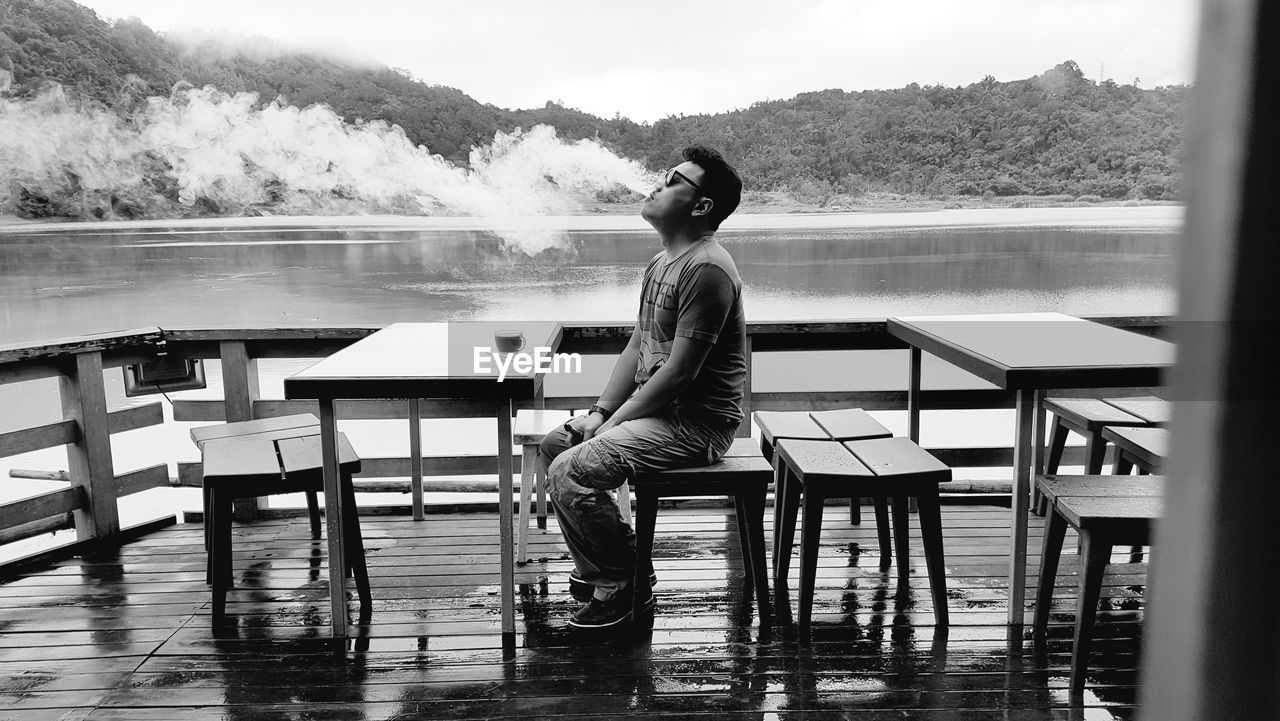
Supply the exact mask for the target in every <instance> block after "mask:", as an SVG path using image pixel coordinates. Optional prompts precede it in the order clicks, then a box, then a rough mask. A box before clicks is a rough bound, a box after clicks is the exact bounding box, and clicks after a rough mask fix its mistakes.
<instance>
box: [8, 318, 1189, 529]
mask: <svg viewBox="0 0 1280 721" xmlns="http://www.w3.org/2000/svg"><path fill="white" fill-rule="evenodd" d="M1094 320H1098V321H1100V322H1103V323H1107V324H1109V325H1114V326H1117V327H1123V328H1126V329H1129V330H1134V331H1137V332H1141V333H1145V334H1150V335H1157V336H1159V335H1162V334H1163V330H1164V326H1165V323H1166V322H1167V321H1166V319H1165V318H1160V317H1107V318H1095V319H1094ZM631 327H632V326H631V325H630V324H616V325H615V324H566V326H565V332H564V340H563V342H562V344H561V348H560V349H561V350H562V351H563V352H567V353H580V354H582V355H583V356H589V355H611V354H616V353H618V352H619V351H620V350H621V349H622V347H623V346H624V345H625V344H626V341H627V339H628V337H629V335H630V332H631ZM375 330H377V328H376V327H340V328H307V329H299V328H270V329H267V328H261V329H229V330H222V329H218V330H212V329H165V330H161V329H159V328H144V329H137V330H132V331H126V332H120V333H113V334H103V335H99V336H88V337H81V338H76V339H71V340H64V341H54V342H48V343H44V344H40V345H26V346H21V347H0V385H4V384H9V383H16V382H20V381H26V380H32V379H38V378H49V377H55V378H58V379H59V384H60V398H61V404H62V420H60V421H58V422H54V423H48V424H43V425H37V426H34V427H25V428H20V429H19V430H13V431H8V432H4V433H0V457H8V456H15V455H18V454H22V453H26V452H29V451H34V450H38V449H43V448H50V447H55V446H60V445H66V446H67V447H68V449H69V451H68V466H69V467H68V469H67V470H66V471H65V474H63V473H54V474H51V475H49V476H48V477H50V478H54V479H58V480H64V481H65V482H66V483H67V484H68V485H67V487H66V488H64V489H61V490H57V491H53V492H50V493H45V494H43V495H39V496H36V497H33V498H28V499H25V500H22V501H17V502H13V503H8V504H4V505H0V544H5V543H11V542H14V541H17V540H21V539H24V538H29V537H32V536H36V535H40V534H45V533H49V532H51V531H54V530H60V529H66V528H75V529H76V534H77V538H78V539H79V540H81V541H92V540H102V539H109V538H112V537H115V536H116V535H117V534H119V533H120V531H121V529H120V522H119V514H118V511H117V501H118V500H119V499H120V498H121V497H124V496H127V495H130V494H133V493H137V492H139V491H143V490H147V489H151V488H156V487H165V486H186V487H199V485H200V464H199V463H186V462H183V463H179V464H177V469H178V474H177V477H176V478H171V477H170V475H169V472H168V468H167V464H159V465H154V466H149V467H146V468H141V469H135V470H131V471H128V472H125V473H117V469H116V468H115V463H114V461H113V458H112V454H111V445H110V436H111V434H113V433H119V432H122V431H127V430H132V429H137V428H143V427H146V426H153V425H158V424H162V423H164V422H165V420H164V414H163V412H162V408H161V405H160V404H159V403H149V404H146V405H142V406H139V407H134V408H129V409H126V410H119V411H114V412H108V411H107V402H106V393H105V388H104V383H103V377H104V375H103V374H104V369H111V368H119V367H120V366H123V365H127V364H133V363H138V362H141V361H143V360H148V359H152V358H154V357H155V356H156V354H157V353H160V352H164V353H168V354H171V355H177V356H183V357H198V358H218V359H220V361H221V365H222V382H223V397H222V399H221V400H216V399H215V400H184V399H175V400H174V402H173V420H174V421H204V422H211V423H214V422H222V421H236V420H246V419H250V418H266V417H271V416H277V415H285V414H290V413H302V412H308V411H310V412H315V404H314V402H310V401H286V400H278V399H264V398H262V397H261V395H260V390H259V377H258V360H259V359H270V358H320V357H324V356H327V355H329V354H331V353H333V352H334V351H336V350H338V349H340V348H342V347H344V346H346V345H349V344H350V343H353V342H354V341H356V340H358V339H359V338H363V337H364V336H366V335H368V334H370V333H372V332H373V331H375ZM747 343H748V349H749V351H750V352H749V353H748V358H749V359H750V358H752V357H756V358H758V357H759V354H762V353H770V352H779V351H819V350H821V351H830V350H854V351H872V350H892V349H903V348H904V346H903V345H902V344H901V343H900V342H899V341H898V340H897V339H895V338H893V337H892V336H890V335H889V334H888V333H887V332H886V330H885V322H884V321H883V320H859V321H839V322H778V323H752V324H749V326H748V339H747ZM751 372H752V363H751V362H750V361H749V362H748V382H749V383H750V381H751V378H752V375H751ZM901 377H902V387H901V388H900V389H889V390H884V389H878V390H843V391H842V390H830V391H777V392H752V393H749V394H748V396H747V398H746V399H745V406H746V408H745V409H744V410H746V412H747V413H748V414H750V413H751V412H752V411H757V410H820V409H829V408H846V407H861V408H864V409H867V410H890V409H892V410H902V409H905V407H906V390H905V386H906V354H905V352H904V353H903V354H902V374H901ZM926 380H927V379H926ZM833 385H834V384H833ZM748 387H751V386H750V385H749V386H748ZM1152 390H1153V389H1117V392H1118V393H1150V392H1152ZM1096 393H1097V392H1096V391H1094V392H1091V394H1096ZM1062 395H1079V393H1073V392H1071V391H1065V392H1063V393H1062ZM595 400H596V396H595V395H594V394H593V395H578V396H550V397H548V398H547V399H546V404H547V406H548V407H549V408H556V409H574V408H583V407H586V406H588V405H590V404H591V403H592V402H594V401H595ZM922 407H923V409H924V410H926V411H928V410H938V409H989V408H1012V407H1013V395H1012V394H1011V393H1009V392H1006V391H1002V390H999V389H994V388H991V387H985V388H983V387H973V388H960V389H952V390H930V389H928V387H927V385H926V389H925V390H924V391H923V392H922ZM29 413H30V409H23V408H2V409H0V414H4V415H5V416H7V417H6V418H5V424H4V427H12V426H13V425H14V422H13V419H14V418H22V417H24V416H26V415H27V414H29ZM420 413H421V416H422V417H423V418H471V417H487V416H488V414H489V413H490V409H489V407H488V406H480V405H476V404H472V403H469V402H466V401H452V400H431V401H423V402H421V403H420ZM337 414H338V417H339V418H341V419H395V418H407V417H408V413H407V404H406V403H404V402H403V401H350V402H339V403H338V404H337ZM749 430H750V429H749V426H748V425H746V424H744V426H743V428H742V429H741V430H740V434H741V435H746V434H748V433H749ZM929 450H931V451H932V452H933V453H934V454H935V455H936V456H937V457H938V458H939V459H940V460H942V461H943V462H944V463H946V464H948V465H950V466H952V467H958V468H962V467H974V466H1008V465H1011V464H1012V461H1013V451H1012V448H1011V447H1010V446H1003V445H1002V446H994V447H981V448H930V449H929ZM516 462H517V463H519V456H518V455H517V457H516ZM1063 462H1064V463H1065V464H1072V463H1081V462H1083V454H1082V451H1081V450H1080V449H1078V448H1068V449H1067V453H1066V455H1065V457H1064V459H1063ZM497 464H498V459H497V456H496V454H495V455H479V456H477V455H445V456H434V457H428V458H425V459H424V465H423V470H424V473H425V475H426V476H427V477H428V480H427V481H426V489H427V490H428V491H495V490H496V482H488V481H476V482H469V481H464V482H457V481H443V480H438V479H431V478H430V477H431V476H441V475H450V476H483V475H494V474H496V473H497ZM362 467H363V470H362V472H361V474H360V475H359V477H358V479H357V485H358V486H359V490H361V491H362V492H377V491H394V492H404V491H407V482H405V481H388V480H378V479H388V478H397V477H399V478H403V477H407V476H408V475H409V474H410V459H409V458H408V457H387V458H366V459H363V463H362ZM518 470H519V469H518V468H517V472H518ZM0 482H6V483H19V482H21V479H4V480H3V481H0ZM966 487H967V488H970V489H976V490H993V489H994V490H999V489H1000V486H999V484H996V485H994V486H991V487H990V488H984V487H983V486H982V484H969V485H968V486H964V485H963V484H957V487H956V488H955V489H953V490H963V489H964V488H966ZM362 512H363V509H362ZM384 512H385V511H384Z"/></svg>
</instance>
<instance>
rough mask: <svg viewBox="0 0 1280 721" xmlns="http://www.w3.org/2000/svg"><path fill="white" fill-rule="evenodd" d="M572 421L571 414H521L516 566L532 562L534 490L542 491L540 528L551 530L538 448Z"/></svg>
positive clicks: (516, 435)
mask: <svg viewBox="0 0 1280 721" xmlns="http://www.w3.org/2000/svg"><path fill="white" fill-rule="evenodd" d="M567 420H569V411H548V410H529V409H525V410H519V411H516V422H515V425H514V426H512V429H511V438H512V440H513V441H514V443H515V445H517V446H520V447H521V448H522V453H521V455H520V516H519V519H520V520H519V521H518V522H517V524H516V525H517V528H518V531H517V540H516V563H525V562H526V561H528V560H529V516H530V515H531V514H530V506H531V505H533V490H534V488H537V489H538V528H542V529H545V528H546V527H547V491H546V489H545V488H543V484H542V478H543V473H542V468H540V467H539V463H538V447H539V446H540V445H541V444H542V439H543V437H545V436H546V435H547V434H548V433H550V432H551V431H554V430H555V429H557V428H559V427H560V426H563V425H564V423H565V421H567Z"/></svg>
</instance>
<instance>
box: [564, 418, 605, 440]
mask: <svg viewBox="0 0 1280 721" xmlns="http://www.w3.org/2000/svg"><path fill="white" fill-rule="evenodd" d="M602 425H604V416H602V415H600V414H599V413H592V414H590V415H586V416H579V417H577V418H573V419H570V421H569V430H571V431H573V432H575V433H579V434H581V435H582V440H583V441H584V442H585V441H589V440H591V439H592V437H594V436H595V435H596V434H597V433H600V432H602V431H600V427H601V426H602Z"/></svg>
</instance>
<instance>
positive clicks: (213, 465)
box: [201, 428, 371, 627]
mask: <svg viewBox="0 0 1280 721" xmlns="http://www.w3.org/2000/svg"><path fill="white" fill-rule="evenodd" d="M301 430H306V429H305V428H303V429H301ZM201 457H202V461H203V463H202V465H203V469H204V471H203V472H204V478H203V485H204V490H205V493H206V494H207V498H208V504H209V515H208V516H207V517H206V519H205V529H206V534H207V535H208V538H209V563H208V566H207V568H208V569H209V576H210V580H211V581H212V584H213V625H214V626H215V627H217V626H218V625H220V624H221V623H222V621H223V619H224V616H225V611H226V593H227V589H228V588H229V587H230V586H232V585H234V582H233V575H232V564H231V522H232V517H231V514H232V502H233V501H234V500H235V499H237V498H252V497H257V496H265V495H274V494H277V493H299V492H303V493H305V492H311V493H315V492H317V491H322V490H323V488H324V480H323V475H322V469H323V466H324V462H323V459H322V455H321V450H320V437H319V436H318V435H305V436H292V437H289V436H286V437H264V436H263V435H250V436H242V437H228V438H206V439H204V440H203V441H202V448H201ZM338 464H339V469H340V486H341V496H342V497H341V499H340V504H341V506H342V508H343V511H342V514H341V515H342V521H343V528H342V533H343V534H344V542H345V544H346V556H347V558H346V565H347V568H348V569H349V570H350V571H351V573H352V574H353V575H354V576H355V579H356V588H357V590H358V593H359V596H360V605H361V607H362V608H363V609H366V610H367V609H370V608H371V597H370V592H369V572H368V570H367V568H366V566H365V560H364V544H363V540H362V538H361V535H360V518H359V514H358V511H357V508H356V502H355V490H354V487H353V485H352V483H351V474H353V473H355V472H357V471H359V470H360V458H359V457H358V456H357V455H356V453H355V450H354V449H353V448H352V447H351V443H350V442H348V440H347V437H346V435H345V434H343V433H339V434H338Z"/></svg>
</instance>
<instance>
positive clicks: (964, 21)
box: [80, 0, 1198, 122]
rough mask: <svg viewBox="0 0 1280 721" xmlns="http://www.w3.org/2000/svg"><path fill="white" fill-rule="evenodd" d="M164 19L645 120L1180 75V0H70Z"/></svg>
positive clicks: (167, 23)
mask: <svg viewBox="0 0 1280 721" xmlns="http://www.w3.org/2000/svg"><path fill="white" fill-rule="evenodd" d="M80 2H82V3H83V4H85V5H88V6H89V7H91V8H93V9H94V10H95V11H97V13H98V14H99V15H100V16H102V17H105V18H122V17H129V16H136V17H138V18H140V19H142V21H143V22H145V23H146V24H147V25H148V26H150V27H151V28H152V29H154V30H158V31H161V32H165V33H170V34H174V35H177V34H182V33H188V32H191V31H203V32H214V33H219V34H226V35H228V36H232V37H249V36H254V35H257V36H263V37H267V38H271V39H274V40H276V41H278V42H280V43H282V44H284V45H287V46H290V47H298V48H301V49H324V50H326V51H328V52H330V53H333V54H337V55H340V56H342V57H347V58H360V59H363V60H366V61H370V62H376V63H379V64H385V65H390V66H392V67H402V68H406V69H408V70H410V71H411V72H413V74H414V75H416V76H417V77H419V78H421V79H422V80H424V81H426V82H428V83H433V84H439V85H448V86H452V87H455V88H458V89H460V90H462V91H463V92H465V93H467V94H468V95H470V96H471V97H473V98H475V99H477V100H479V101H481V102H485V103H492V104H494V105H497V106H500V107H504V108H528V107H536V106H541V105H542V104H543V103H545V102H546V101H547V100H556V101H560V102H563V103H564V104H565V105H568V106H570V107H576V108H580V109H582V110H585V111H587V112H590V113H594V114H596V115H601V116H605V117H611V116H613V115H614V113H621V114H622V115H624V116H627V117H629V118H632V119H633V120H637V121H641V122H645V121H653V120H657V119H659V118H662V117H665V116H668V115H690V114H695V113H707V112H719V111H724V110H731V109H734V108H742V107H746V106H748V105H750V104H751V103H753V102H756V101H759V100H772V99H780V98H789V97H791V96H793V95H795V94H796V93H800V92H805V91H809V90H822V89H826V88H841V89H844V90H867V89H875V88H895V87H901V86H904V85H907V84H909V83H912V82H917V83H920V84H921V85H932V84H943V85H951V86H954V85H966V84H969V83H973V82H977V81H978V80H981V79H982V77H983V76H984V75H993V76H995V78H996V79H997V80H1002V81H1007V80H1018V79H1021V78H1026V77H1030V76H1032V75H1037V74H1039V73H1041V72H1043V71H1045V70H1047V69H1049V68H1051V67H1053V66H1054V65H1057V64H1058V63H1060V62H1062V61H1064V60H1068V59H1069V60H1074V61H1076V62H1077V63H1078V64H1079V65H1080V68H1081V69H1082V70H1083V71H1084V73H1085V74H1086V75H1087V76H1088V77H1089V78H1090V79H1093V80H1098V79H1100V78H1110V79H1113V80H1115V81H1116V82H1118V83H1131V82H1133V81H1134V79H1135V78H1137V79H1138V80H1139V84H1140V85H1141V86H1142V87H1154V86H1157V85H1169V84H1175V83H1190V82H1192V81H1193V80H1194V78H1193V76H1192V72H1193V66H1194V55H1195V53H1194V39H1195V25H1196V21H1197V17H1198V3H1197V2H1195V1H1194V0H1057V1H1050V0H790V1H789V2H781V1H780V0H649V1H648V2H631V3H623V2H612V1H608V0H545V1H543V2H528V0H453V1H452V2H447V3H445V2H429V1H427V0H420V1H417V2H412V1H408V0H400V1H396V0H343V1H342V2H337V1H334V0H305V1H296V0H208V1H205V2H199V1H197V2H174V0H80Z"/></svg>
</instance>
